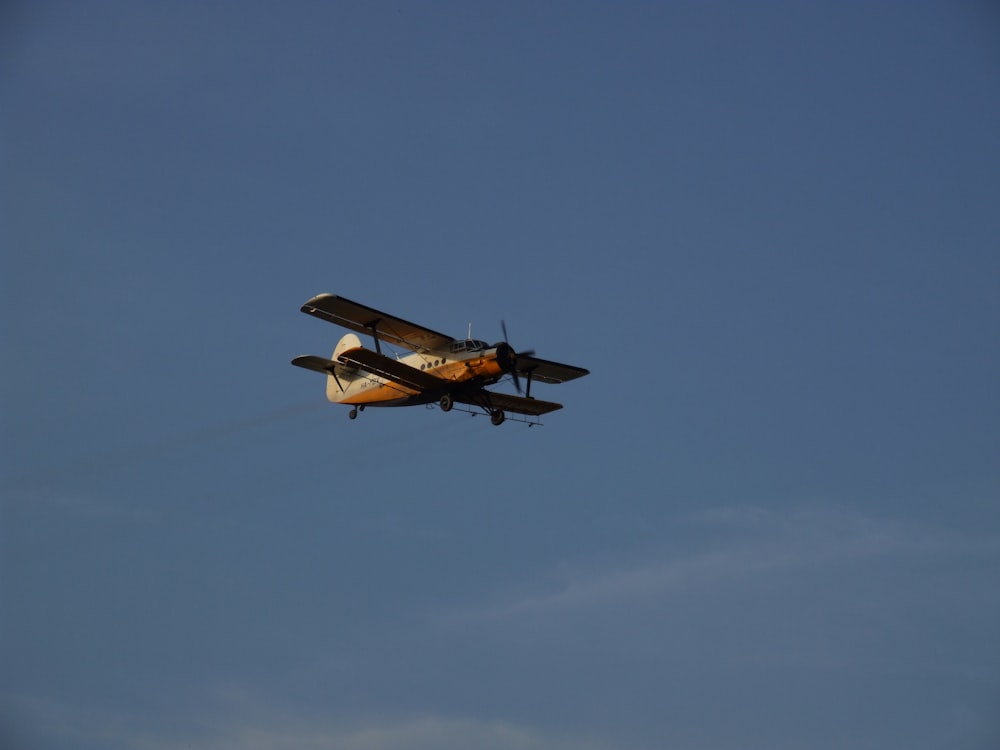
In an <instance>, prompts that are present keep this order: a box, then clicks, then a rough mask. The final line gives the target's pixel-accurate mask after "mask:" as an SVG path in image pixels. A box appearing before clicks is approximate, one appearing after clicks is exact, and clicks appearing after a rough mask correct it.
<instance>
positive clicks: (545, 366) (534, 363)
mask: <svg viewBox="0 0 1000 750" xmlns="http://www.w3.org/2000/svg"><path fill="white" fill-rule="evenodd" d="M517 371H518V372H519V373H521V374H522V375H530V376H531V379H532V380H537V381H539V382H541V383H565V382H566V381H567V380H573V379H575V378H582V377H583V376H584V375H589V374H590V370H585V369H583V368H582V367H576V366H574V365H564V364H561V363H560V362H550V361H549V360H547V359H539V358H538V357H532V356H530V355H524V354H518V355H517Z"/></svg>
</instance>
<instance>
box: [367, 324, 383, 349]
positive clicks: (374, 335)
mask: <svg viewBox="0 0 1000 750" xmlns="http://www.w3.org/2000/svg"><path fill="white" fill-rule="evenodd" d="M381 322H382V318H375V320H373V321H372V322H371V323H369V324H368V327H369V328H371V329H372V338H373V339H375V351H376V352H378V353H379V354H381V353H382V347H381V345H380V344H379V342H378V328H376V326H377V325H378V324H379V323H381Z"/></svg>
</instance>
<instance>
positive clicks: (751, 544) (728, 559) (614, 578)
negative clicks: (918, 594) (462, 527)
mask: <svg viewBox="0 0 1000 750" xmlns="http://www.w3.org/2000/svg"><path fill="white" fill-rule="evenodd" d="M679 525H680V526H681V527H682V528H683V529H684V531H685V533H684V534H680V535H678V540H679V541H678V542H677V544H676V546H677V547H678V548H681V550H680V551H677V550H674V549H664V550H662V551H661V554H660V556H659V557H654V558H653V559H646V560H644V561H642V562H639V563H633V564H629V565H621V566H608V567H605V568H603V569H601V568H592V567H587V566H585V565H582V566H578V567H576V568H569V567H566V566H564V569H563V570H562V571H560V572H559V573H551V574H550V575H549V578H550V580H552V581H553V582H554V583H552V584H551V586H550V590H549V591H547V592H545V593H541V594H537V593H533V594H530V595H526V596H522V597H514V598H510V599H508V600H507V601H504V602H500V603H497V604H493V605H491V606H486V607H481V608H476V609H470V610H466V611H464V612H459V613H455V614H454V617H455V618H456V619H458V620H462V621H469V620H472V621H477V620H478V621H484V620H516V619H517V618H521V617H529V616H545V615H555V614H557V613H559V612H564V611H570V610H581V609H586V608H598V607H603V606H605V605H608V604H612V603H615V604H619V605H621V604H626V605H627V604H628V603H629V602H649V601H651V600H666V599H669V598H670V597H671V596H673V595H677V594H681V593H684V592H688V591H697V590H703V589H706V588H710V587H713V586H721V585H724V584H727V583H732V582H738V581H748V580H760V579H762V578H765V577H766V576H769V575H773V574H775V573H779V572H781V573H784V572H788V571H795V570H805V569H809V568H811V567H815V566H822V565H836V564H845V563H847V562H849V561H852V560H864V559H869V558H880V557H891V556H898V555H903V554H945V553H956V552H957V553H960V554H963V555H968V554H974V553H976V552H977V551H982V552H986V553H991V552H992V553H995V552H997V551H1000V540H996V539H978V540H974V539H969V538H966V537H964V536H960V535H955V534H948V533H946V532H942V531H934V532H932V531H930V530H926V529H921V528H919V527H916V526H907V525H904V524H901V523H897V522H892V521H885V520H881V519H876V518H872V517H869V516H865V515H863V514H860V513H856V512H851V511H848V510H844V509H840V508H817V507H812V508H806V509H795V510H791V511H786V512H781V511H773V510H766V509H763V508H757V507H749V508H746V507H723V508H716V509H712V510H708V511H703V512H699V513H696V514H693V515H691V516H688V517H686V518H684V519H682V520H681V521H680V524H679ZM689 538H693V539H695V540H696V541H694V542H691V541H689V540H688V539H689ZM664 557H665V558H666V559H663V558H664Z"/></svg>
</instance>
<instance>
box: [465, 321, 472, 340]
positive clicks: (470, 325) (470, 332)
mask: <svg viewBox="0 0 1000 750" xmlns="http://www.w3.org/2000/svg"><path fill="white" fill-rule="evenodd" d="M465 338H467V339H471V338H472V323H469V335H468V336H466V337H465Z"/></svg>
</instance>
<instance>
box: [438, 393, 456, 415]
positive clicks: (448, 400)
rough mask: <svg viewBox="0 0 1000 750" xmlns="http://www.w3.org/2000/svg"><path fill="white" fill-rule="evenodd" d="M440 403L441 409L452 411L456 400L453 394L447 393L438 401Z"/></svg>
mask: <svg viewBox="0 0 1000 750" xmlns="http://www.w3.org/2000/svg"><path fill="white" fill-rule="evenodd" d="M438 405H439V406H440V407H441V411H451V407H453V406H454V405H455V402H454V400H453V399H452V397H451V394H450V393H446V394H444V395H443V396H442V397H441V400H440V401H438Z"/></svg>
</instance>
